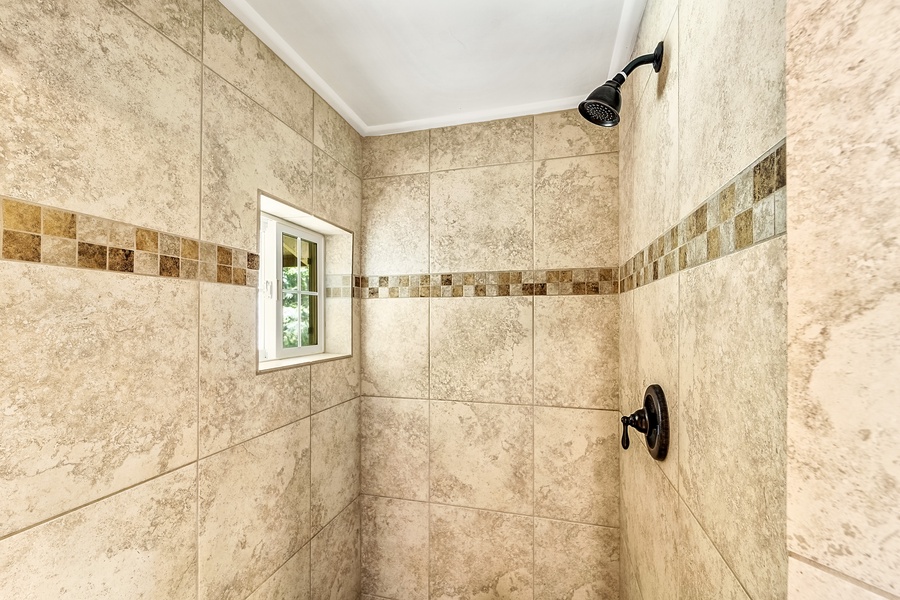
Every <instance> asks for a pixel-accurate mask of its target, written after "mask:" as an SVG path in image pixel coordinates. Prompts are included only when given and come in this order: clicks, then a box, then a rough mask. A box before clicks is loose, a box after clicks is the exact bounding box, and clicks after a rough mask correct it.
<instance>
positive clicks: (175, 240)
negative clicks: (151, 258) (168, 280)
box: [159, 233, 181, 257]
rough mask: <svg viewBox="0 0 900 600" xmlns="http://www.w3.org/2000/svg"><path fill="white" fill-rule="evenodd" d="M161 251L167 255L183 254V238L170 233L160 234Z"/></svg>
mask: <svg viewBox="0 0 900 600" xmlns="http://www.w3.org/2000/svg"><path fill="white" fill-rule="evenodd" d="M159 253H160V254H165V255H166V256H174V257H177V256H181V238H180V237H178V236H177V235H169V234H168V233H160V234H159Z"/></svg>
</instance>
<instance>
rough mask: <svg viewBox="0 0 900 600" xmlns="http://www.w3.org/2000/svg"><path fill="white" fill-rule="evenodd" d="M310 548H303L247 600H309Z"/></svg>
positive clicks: (307, 546)
mask: <svg viewBox="0 0 900 600" xmlns="http://www.w3.org/2000/svg"><path fill="white" fill-rule="evenodd" d="M309 546H310V544H306V545H305V546H303V548H302V549H301V550H300V552H298V553H297V554H295V555H294V556H292V557H291V559H290V560H289V561H287V562H286V563H284V566H282V567H281V568H280V569H278V570H277V571H275V573H274V574H273V575H272V576H271V577H270V578H269V579H267V580H266V581H265V583H263V584H262V585H261V586H259V587H258V588H256V591H255V592H253V593H252V594H250V595H249V596H247V600H309Z"/></svg>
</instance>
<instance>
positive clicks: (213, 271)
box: [197, 262, 231, 283]
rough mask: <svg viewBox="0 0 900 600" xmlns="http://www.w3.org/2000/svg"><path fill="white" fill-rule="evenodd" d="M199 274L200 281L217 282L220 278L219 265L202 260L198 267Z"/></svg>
mask: <svg viewBox="0 0 900 600" xmlns="http://www.w3.org/2000/svg"><path fill="white" fill-rule="evenodd" d="M197 276H198V278H199V279H200V281H208V282H210V283H215V282H216V281H217V280H218V267H217V266H216V265H214V264H213V263H209V262H201V263H200V264H199V266H198V269H197ZM228 283H231V282H230V281H229V282H228Z"/></svg>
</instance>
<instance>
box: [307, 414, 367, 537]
mask: <svg viewBox="0 0 900 600" xmlns="http://www.w3.org/2000/svg"><path fill="white" fill-rule="evenodd" d="M312 447H313V456H312V491H311V513H312V533H313V535H315V534H316V532H317V531H319V530H320V529H321V528H322V527H324V526H325V525H326V524H327V523H328V522H329V521H330V520H331V519H333V518H334V517H335V515H337V514H338V513H340V512H341V511H342V510H344V508H345V507H346V506H347V505H348V504H350V502H352V501H353V499H354V498H356V497H357V496H358V495H359V399H356V400H351V401H350V402H345V403H343V404H341V405H338V406H335V407H334V408H329V409H328V410H326V411H325V412H320V413H317V414H315V415H313V416H312Z"/></svg>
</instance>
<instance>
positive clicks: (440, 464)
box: [430, 402, 534, 514]
mask: <svg viewBox="0 0 900 600" xmlns="http://www.w3.org/2000/svg"><path fill="white" fill-rule="evenodd" d="M533 419H534V416H533V409H532V408H531V407H530V406H509V405H502V404H479V403H465V402H432V403H431V433H430V436H431V461H430V462H431V495H430V498H431V500H432V501H434V502H443V503H446V504H453V505H457V506H469V507H473V508H486V509H490V510H502V511H505V512H513V513H519V514H531V513H532V510H533V507H534V498H533V491H534V490H533V483H534V480H533V468H534V467H533V463H534V455H533V452H532V444H533V441H532V440H533V438H532V429H533V426H534V423H533Z"/></svg>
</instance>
